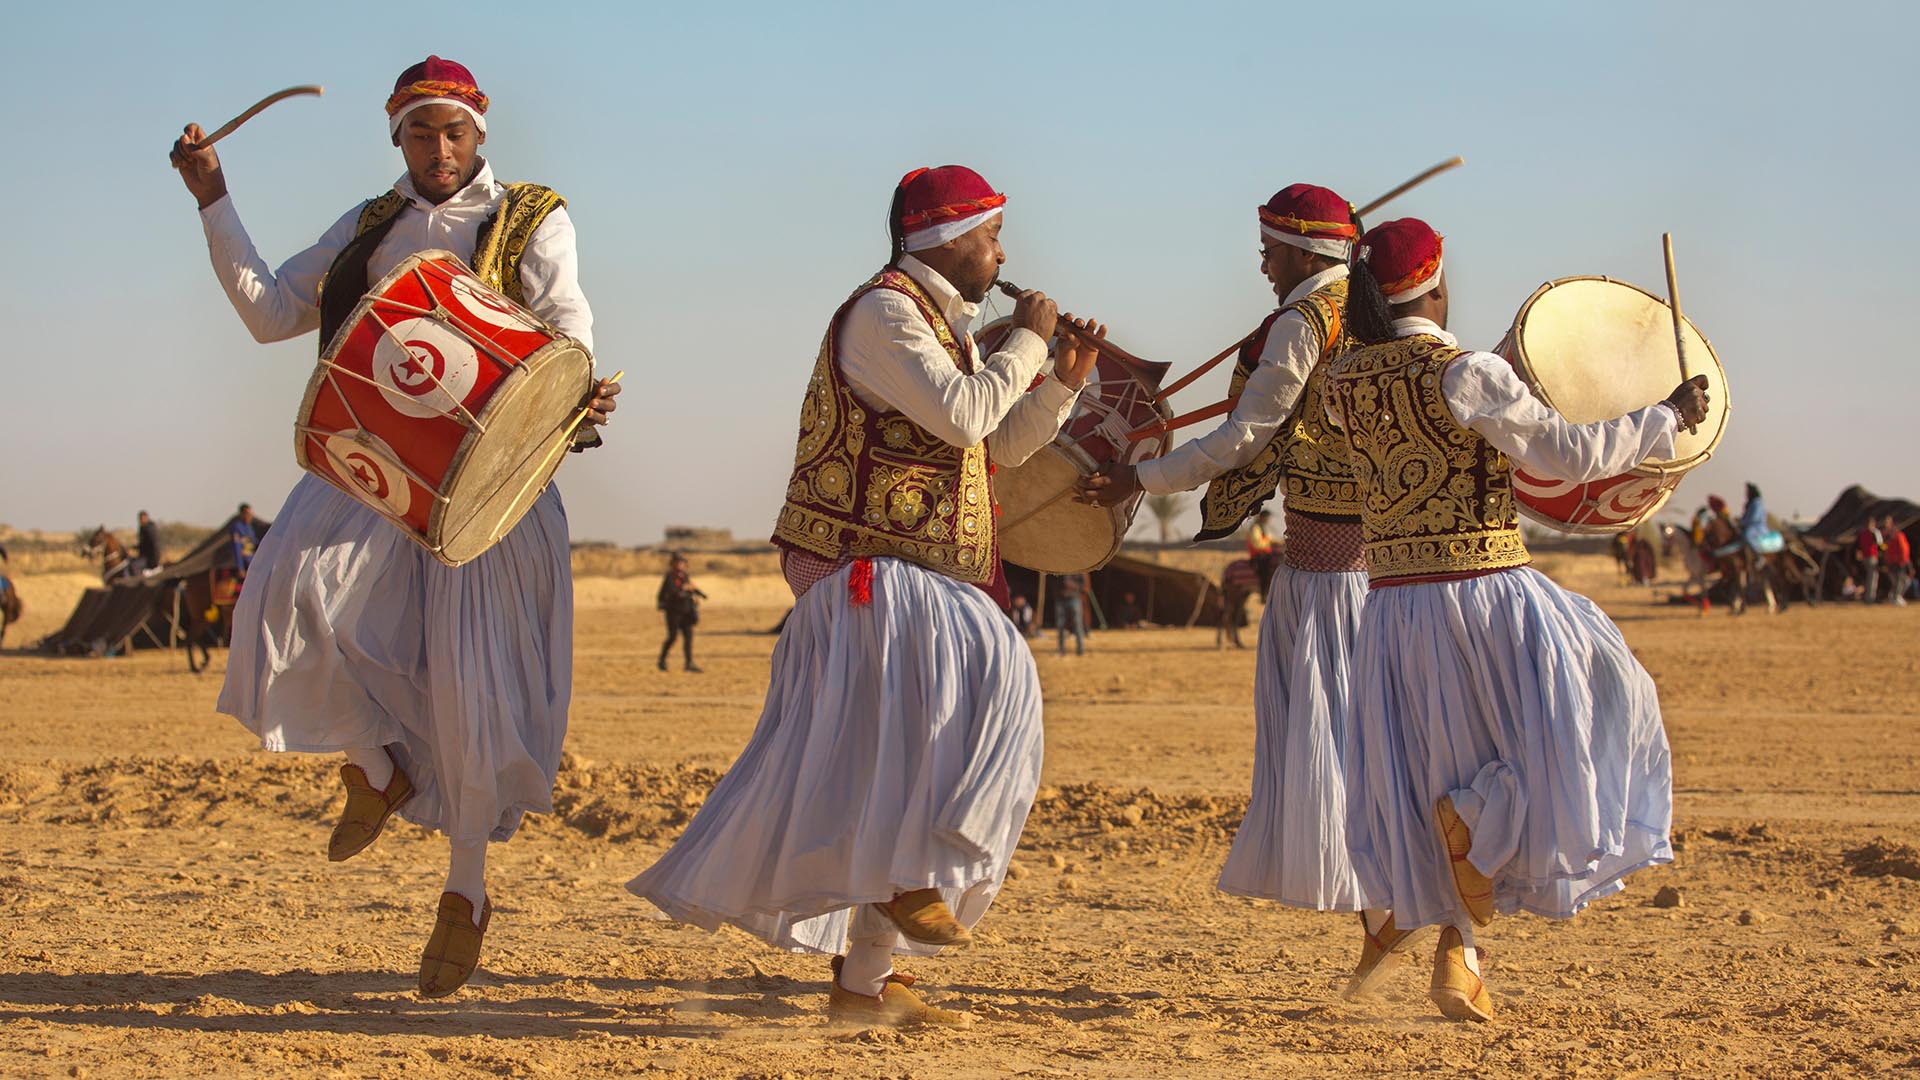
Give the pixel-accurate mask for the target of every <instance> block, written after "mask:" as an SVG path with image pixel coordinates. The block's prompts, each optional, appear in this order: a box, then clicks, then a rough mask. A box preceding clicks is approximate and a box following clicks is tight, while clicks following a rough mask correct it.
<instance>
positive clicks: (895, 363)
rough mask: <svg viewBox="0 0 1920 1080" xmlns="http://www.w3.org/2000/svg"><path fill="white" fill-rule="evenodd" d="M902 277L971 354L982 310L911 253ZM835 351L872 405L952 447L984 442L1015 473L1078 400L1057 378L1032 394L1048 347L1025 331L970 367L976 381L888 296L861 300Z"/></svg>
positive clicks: (906, 302)
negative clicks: (896, 414) (913, 283)
mask: <svg viewBox="0 0 1920 1080" xmlns="http://www.w3.org/2000/svg"><path fill="white" fill-rule="evenodd" d="M900 269H901V270H903V271H905V272H906V273H907V274H908V275H909V276H910V277H912V278H913V280H915V281H917V282H919V283H920V287H921V288H923V289H925V290H926V291H927V295H928V296H929V297H930V298H932V300H933V303H934V305H935V307H937V308H938V309H939V311H940V313H941V314H942V315H943V316H945V318H946V320H947V325H948V326H949V327H950V328H952V330H953V332H954V333H955V334H956V335H959V336H961V337H962V338H964V339H965V340H966V342H967V347H968V348H971V347H972V342H973V334H972V331H971V328H972V326H973V320H974V319H975V318H977V317H978V316H979V314H980V306H979V305H978V304H974V303H970V302H968V301H967V300H966V299H965V298H963V297H962V296H961V295H960V294H959V293H958V292H957V291H955V290H954V287H953V285H952V284H951V283H950V282H948V281H947V279H946V278H945V277H942V276H941V275H940V274H939V273H938V272H937V271H935V270H934V269H933V268H932V267H930V266H928V265H927V264H926V263H923V262H921V261H920V260H919V259H916V258H914V257H913V256H911V255H909V256H907V257H906V258H904V259H902V260H901V261H900ZM836 343H837V345H838V352H839V360H840V373H841V374H842V375H843V376H845V377H846V379H847V381H848V382H849V383H851V384H852V385H853V391H854V393H855V394H857V395H858V396H859V397H860V400H862V401H864V402H866V403H867V405H868V406H869V407H871V408H874V409H879V410H881V411H882V412H895V411H897V412H900V413H903V414H905V415H906V417H907V419H909V420H912V421H913V422H914V423H916V424H919V425H920V426H921V427H923V428H926V429H927V430H928V431H929V432H932V433H933V434H934V435H935V436H937V437H938V438H940V439H941V440H943V441H945V442H947V443H950V444H952V445H954V446H960V447H967V446H975V445H978V444H979V442H980V440H982V439H985V440H987V450H988V452H989V453H990V454H991V455H992V458H993V460H994V461H995V462H997V463H999V464H1001V465H1009V466H1011V465H1018V464H1020V463H1021V462H1023V461H1025V460H1027V458H1029V457H1031V456H1033V454H1034V452H1035V451H1037V450H1039V449H1040V448H1041V447H1043V446H1045V445H1047V443H1048V442H1050V441H1052V439H1053V437H1054V436H1055V435H1056V434H1058V433H1059V431H1060V425H1061V424H1064V423H1066V420H1067V416H1068V415H1069V414H1070V413H1071V412H1072V411H1073V404H1074V402H1075V401H1077V400H1078V399H1079V396H1080V393H1079V391H1078V390H1074V389H1071V388H1069V387H1068V386H1067V385H1066V384H1065V383H1063V382H1061V381H1060V380H1059V379H1057V378H1054V377H1053V376H1052V375H1049V376H1047V379H1046V381H1045V382H1043V383H1041V384H1040V385H1039V386H1037V387H1034V389H1033V391H1032V392H1031V393H1029V392H1028V391H1027V387H1028V386H1031V385H1032V384H1033V377H1034V376H1035V375H1037V374H1039V372H1040V368H1041V366H1042V365H1043V364H1045V363H1046V359H1047V343H1046V342H1044V341H1042V340H1040V337H1039V335H1037V334H1034V333H1033V332H1032V331H1030V330H1026V329H1016V330H1015V331H1014V332H1013V333H1011V334H1009V335H1008V336H1007V340H1006V343H1005V344H1003V345H1002V346H1001V347H1000V351H999V352H996V353H994V354H993V355H992V356H989V357H987V358H986V359H985V360H984V361H980V362H978V363H976V364H975V365H974V371H973V374H971V375H968V374H965V373H963V372H962V371H961V370H960V369H959V368H958V367H956V366H955V365H954V362H953V357H952V356H951V355H950V354H948V352H947V350H946V347H945V346H943V345H941V344H940V340H939V339H938V338H936V337H935V336H934V333H933V327H932V326H930V325H928V324H927V319H926V316H924V315H922V314H920V309H919V308H918V307H916V306H915V305H914V302H913V301H912V300H911V299H909V298H907V297H906V296H903V295H901V294H900V293H898V292H896V291H894V290H892V289H874V290H873V291H871V292H869V293H867V294H866V295H865V296H862V297H861V298H860V299H859V300H856V301H855V302H854V304H853V307H852V309H850V310H849V311H848V312H847V316H846V319H845V321H844V322H842V323H841V326H840V333H839V337H838V339H837V342H836Z"/></svg>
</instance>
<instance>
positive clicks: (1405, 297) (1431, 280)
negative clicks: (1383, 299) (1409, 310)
mask: <svg viewBox="0 0 1920 1080" xmlns="http://www.w3.org/2000/svg"><path fill="white" fill-rule="evenodd" d="M1445 265H1446V260H1445V259H1435V260H1433V274H1432V276H1430V277H1428V278H1427V280H1425V281H1423V282H1421V283H1420V284H1418V285H1415V286H1414V287H1413V288H1411V289H1408V290H1407V291H1405V292H1397V293H1394V294H1393V295H1392V296H1389V297H1387V303H1389V304H1404V303H1406V302H1407V301H1409V300H1418V299H1420V298H1421V297H1423V296H1425V295H1427V294H1428V293H1430V292H1432V291H1433V290H1435V289H1437V288H1439V287H1440V268H1441V267H1442V266H1445Z"/></svg>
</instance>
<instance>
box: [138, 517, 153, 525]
mask: <svg viewBox="0 0 1920 1080" xmlns="http://www.w3.org/2000/svg"><path fill="white" fill-rule="evenodd" d="M152 520H153V519H152V518H150V517H148V516H147V515H145V514H141V515H140V524H142V525H145V524H146V523H147V522H149V521H152Z"/></svg>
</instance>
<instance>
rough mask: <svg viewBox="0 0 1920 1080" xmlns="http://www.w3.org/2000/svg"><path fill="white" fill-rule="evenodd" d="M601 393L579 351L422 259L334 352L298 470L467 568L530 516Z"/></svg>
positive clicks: (382, 285) (390, 282)
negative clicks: (592, 394)
mask: <svg viewBox="0 0 1920 1080" xmlns="http://www.w3.org/2000/svg"><path fill="white" fill-rule="evenodd" d="M591 381H592V358H591V357H590V356H589V355H588V354H587V351H586V349H585V348H584V347H583V346H581V345H580V344H579V343H578V342H575V341H573V340H572V339H570V338H567V337H564V336H563V335H561V334H560V333H559V332H558V331H556V330H554V329H553V328H552V327H550V326H548V325H546V324H545V323H544V322H543V321H541V320H540V319H539V318H538V317H536V316H534V315H533V314H532V313H531V312H528V311H526V310H525V309H524V308H521V307H519V305H516V304H514V303H513V302H512V301H510V300H508V299H507V298H506V297H504V296H501V295H500V294H499V293H497V292H494V291H493V290H492V289H489V288H488V287H487V286H486V285H485V284H483V283H482V282H480V280H479V279H478V278H477V277H476V276H474V274H473V273H472V271H470V270H468V269H467V268H466V267H465V266H464V265H463V264H462V263H461V262H460V261H459V260H458V259H457V258H455V257H454V256H453V255H452V254H450V253H448V252H444V251H426V252H421V253H419V254H416V255H414V256H412V257H410V258H408V259H406V260H405V261H403V262H402V263H401V264H400V265H399V266H398V267H396V268H395V269H394V270H393V272H391V273H389V274H388V275H387V276H386V277H385V278H382V279H381V281H380V282H379V283H378V284H376V285H375V286H374V287H373V288H372V289H370V290H368V293H367V295H366V296H365V297H364V298H362V300H361V302H360V303H359V305H357V306H356V307H355V308H354V311H353V313H352V315H351V316H350V317H349V318H348V319H347V320H346V322H345V323H343V324H342V326H341V327H340V329H339V331H338V332H337V333H336V334H335V336H334V339H333V340H332V341H331V342H329V343H328V347H327V350H326V352H325V353H324V354H322V357H321V361H320V363H319V365H318V366H316V368H315V370H314V374H313V377H312V379H311V380H309V382H308V385H307V390H306V394H305V395H304V396H303V398H302V401H301V405H300V411H299V414H298V416H297V417H296V420H295V425H294V427H295V449H294V457H295V460H296V462H297V463H298V464H299V465H300V467H301V468H303V469H306V470H307V471H308V472H311V473H313V474H314V475H316V476H319V477H320V478H321V479H323V480H326V481H327V482H328V483H330V484H332V485H333V486H334V487H336V488H338V489H339V490H340V491H342V492H343V493H345V494H346V495H348V496H350V497H352V498H354V499H355V500H356V501H358V502H360V503H362V504H363V505H366V506H368V507H369V508H371V509H373V510H374V511H376V512H378V513H380V514H381V515H382V516H384V517H386V518H387V519H388V520H389V521H391V522H392V523H393V524H394V525H395V526H396V527H398V528H399V529H400V530H401V531H402V532H403V533H405V534H406V535H407V536H408V537H409V538H410V539H412V540H414V541H415V542H416V543H418V544H420V545H421V546H422V547H424V548H425V549H426V550H427V551H429V552H431V553H432V554H433V555H434V557H435V558H437V559H439V560H440V561H441V562H443V563H446V564H447V565H450V566H458V565H461V564H463V563H465V562H467V561H470V560H471V559H473V558H476V557H477V556H479V555H480V554H481V553H482V552H484V551H485V550H486V549H487V548H489V547H491V546H492V545H493V543H495V542H497V541H498V539H499V538H500V537H501V536H504V535H505V534H506V533H507V532H508V531H510V530H511V529H512V527H513V525H514V524H515V523H517V522H518V520H519V518H520V516H521V515H523V514H524V513H525V512H526V510H527V509H528V508H530V507H531V506H532V503H533V500H534V498H536V497H537V496H538V495H539V493H540V491H541V490H542V489H544V487H545V485H546V483H547V481H548V480H549V479H550V478H551V476H552V473H553V471H554V470H555V469H557V468H558V466H559V463H560V457H561V455H562V453H563V452H564V445H563V444H564V442H565V440H566V438H567V436H568V435H569V434H570V431H571V426H572V423H573V422H574V419H575V415H576V413H577V409H578V407H579V405H580V403H581V401H582V400H583V399H584V397H585V395H586V392H587V390H588V389H589V387H590V386H591ZM508 487H510V488H511V491H505V490H503V489H505V488H508ZM489 489H490V490H489Z"/></svg>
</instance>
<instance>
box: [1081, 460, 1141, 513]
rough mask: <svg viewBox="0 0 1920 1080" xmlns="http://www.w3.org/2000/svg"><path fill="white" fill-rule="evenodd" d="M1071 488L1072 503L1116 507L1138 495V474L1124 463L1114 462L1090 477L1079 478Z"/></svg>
mask: <svg viewBox="0 0 1920 1080" xmlns="http://www.w3.org/2000/svg"><path fill="white" fill-rule="evenodd" d="M1073 486H1074V496H1073V501H1074V502H1080V503H1086V504H1087V505H1088V506H1117V505H1119V504H1120V503H1123V502H1126V501H1127V500H1128V499H1131V498H1133V497H1134V496H1135V495H1138V494H1140V473H1139V471H1138V470H1136V469H1135V468H1134V467H1133V466H1131V465H1129V464H1127V463H1126V462H1124V461H1115V462H1112V463H1110V464H1108V465H1105V466H1103V467H1102V468H1101V469H1100V471H1099V472H1097V473H1094V474H1093V475H1092V476H1083V477H1081V478H1080V479H1079V480H1078V481H1077V482H1075V484H1074V485H1073Z"/></svg>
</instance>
